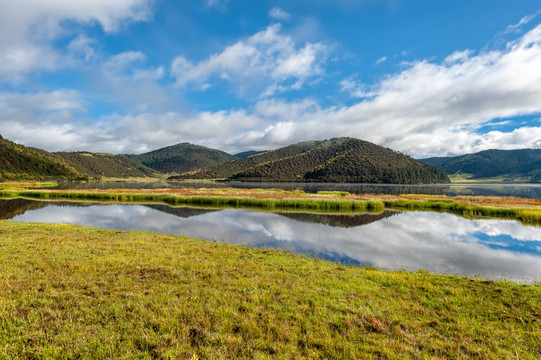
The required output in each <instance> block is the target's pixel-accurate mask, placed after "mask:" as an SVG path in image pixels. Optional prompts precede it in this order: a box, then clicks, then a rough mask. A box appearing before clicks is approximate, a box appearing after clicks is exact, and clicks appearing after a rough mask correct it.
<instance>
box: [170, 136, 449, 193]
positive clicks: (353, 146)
mask: <svg viewBox="0 0 541 360" xmlns="http://www.w3.org/2000/svg"><path fill="white" fill-rule="evenodd" d="M187 178H225V179H227V180H232V181H306V182H351V183H395V184H408V183H411V184H420V183H446V182H448V181H449V178H448V177H447V176H446V175H445V174H444V173H443V172H442V171H440V170H438V169H436V168H434V167H432V166H429V165H426V164H423V163H420V162H418V161H416V160H414V159H412V158H411V157H408V156H405V155H403V154H400V153H397V152H395V151H393V150H390V149H387V148H383V147H381V146H378V145H375V144H372V143H370V142H367V141H363V140H358V139H353V138H337V139H331V140H323V141H306V142H301V143H297V144H294V145H289V146H286V147H283V148H280V149H277V150H272V151H268V152H265V153H262V154H258V155H252V156H249V157H247V158H244V159H237V160H233V161H230V162H227V163H223V164H219V165H215V166H211V167H208V168H205V169H200V170H196V171H193V172H189V173H185V174H182V175H180V176H175V177H172V178H170V179H172V180H174V179H187Z"/></svg>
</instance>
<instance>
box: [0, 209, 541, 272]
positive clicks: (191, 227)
mask: <svg viewBox="0 0 541 360" xmlns="http://www.w3.org/2000/svg"><path fill="white" fill-rule="evenodd" d="M0 218H2V219H9V220H11V221H19V222H45V223H66V224H77V225H83V226H90V227H98V228H102V229H118V230H137V231H147V232H157V233H164V234H177V235H186V236H190V237H197V238H203V239H206V240H209V241H218V242H228V243H232V244H240V245H246V246H250V247H258V248H277V249H283V250H288V251H293V252H299V253H304V254H308V255H309V256H317V257H321V258H324V259H328V260H332V261H338V262H341V263H345V264H353V265H369V266H375V267H379V268H385V269H406V270H417V269H425V270H428V271H431V272H438V273H451V274H463V275H470V276H481V277H485V278H491V279H501V278H504V279H509V280H512V281H518V282H536V281H540V279H541V228H540V227H535V226H526V225H523V224H522V223H520V222H518V221H514V220H499V219H475V220H470V219H465V218H462V217H459V216H456V215H453V214H449V213H438V212H422V211H419V212H397V211H384V212H382V213H363V214H341V215H324V214H311V213H287V212H284V213H270V212H259V211H248V210H236V209H223V210H216V209H196V208H187V207H180V208H173V207H169V206H167V205H137V204H90V203H72V202H40V201H32V200H25V199H11V200H0Z"/></svg>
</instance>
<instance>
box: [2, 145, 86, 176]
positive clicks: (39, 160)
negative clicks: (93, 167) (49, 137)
mask: <svg viewBox="0 0 541 360" xmlns="http://www.w3.org/2000/svg"><path fill="white" fill-rule="evenodd" d="M80 177H81V174H79V173H78V172H77V170H75V169H74V168H73V167H72V166H70V165H68V164H67V163H66V162H65V161H63V160H61V159H57V158H55V157H54V156H53V155H52V154H51V153H48V152H47V151H45V150H41V149H36V148H31V147H26V146H24V145H19V144H16V143H14V142H12V141H9V140H6V139H4V138H3V137H2V136H0V180H2V181H4V180H57V179H65V180H68V179H77V178H80Z"/></svg>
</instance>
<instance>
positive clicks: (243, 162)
mask: <svg viewBox="0 0 541 360" xmlns="http://www.w3.org/2000/svg"><path fill="white" fill-rule="evenodd" d="M321 143H322V142H321V141H305V142H300V143H297V144H293V145H289V146H285V147H282V148H279V149H276V150H272V151H266V152H263V153H260V154H255V155H252V156H248V157H244V158H241V159H235V160H232V161H228V162H225V163H222V164H217V165H214V166H209V167H206V168H203V169H197V170H195V171H191V172H186V173H184V174H181V175H179V176H173V177H171V178H170V179H172V180H180V179H225V178H229V177H230V176H233V175H234V174H236V173H238V172H240V171H243V170H245V169H248V168H251V167H253V166H257V165H259V164H263V163H269V162H273V161H277V160H281V159H284V158H287V157H291V156H296V155H298V154H302V153H303V152H305V151H307V150H310V149H312V148H315V147H317V146H319V145H320V144H321Z"/></svg>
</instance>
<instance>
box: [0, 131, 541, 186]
mask: <svg viewBox="0 0 541 360" xmlns="http://www.w3.org/2000/svg"><path fill="white" fill-rule="evenodd" d="M166 174H167V175H166ZM446 174H447V175H449V176H451V177H452V179H453V180H456V181H459V180H468V179H469V180H474V181H475V180H476V181H483V180H493V181H515V182H516V181H521V182H541V149H522V150H486V151H481V152H478V153H475V154H468V155H461V156H455V157H434V158H427V159H421V160H415V159H413V158H411V157H409V156H405V155H403V154H400V153H398V152H395V151H393V150H390V149H386V148H383V147H381V146H378V145H375V144H372V143H369V142H366V141H362V140H358V139H353V138H338V139H331V140H323V141H305V142H300V143H297V144H292V145H289V146H285V147H282V148H279V149H276V150H271V151H264V152H257V151H248V152H243V153H239V154H236V155H230V154H227V153H225V152H223V151H219V150H215V149H210V148H206V147H203V146H198V145H193V144H189V143H181V144H177V145H173V146H168V147H165V148H162V149H158V150H155V151H151V152H148V153H145V154H141V155H113V154H102V153H90V152H56V153H51V152H47V151H45V150H42V149H38V148H32V147H26V146H23V145H19V144H16V143H14V142H12V141H9V140H6V139H4V138H2V137H1V136H0V181H2V180H3V181H6V180H19V181H20V180H68V179H69V180H75V179H91V178H101V177H106V178H128V177H165V176H169V179H170V180H184V179H222V180H234V181H288V182H295V181H306V182H352V183H398V184H408V183H411V184H419V183H444V182H448V181H449V179H448V177H447V175H446Z"/></svg>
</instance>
